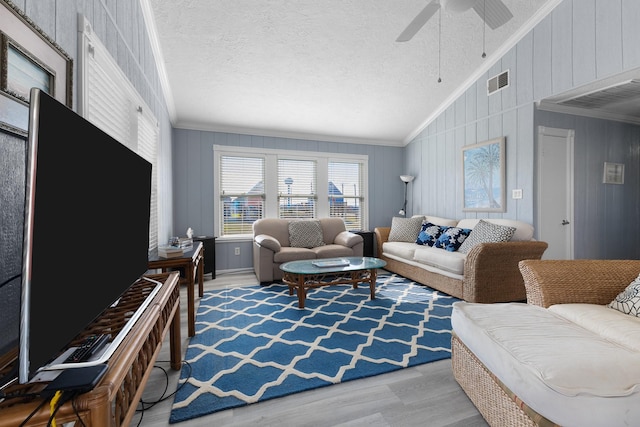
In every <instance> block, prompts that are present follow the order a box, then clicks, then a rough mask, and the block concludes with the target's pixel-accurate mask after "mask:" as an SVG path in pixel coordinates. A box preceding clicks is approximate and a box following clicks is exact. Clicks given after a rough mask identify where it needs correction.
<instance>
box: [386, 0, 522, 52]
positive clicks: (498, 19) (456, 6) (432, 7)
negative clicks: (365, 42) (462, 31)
mask: <svg viewBox="0 0 640 427" xmlns="http://www.w3.org/2000/svg"><path fill="white" fill-rule="evenodd" d="M441 7H442V8H444V9H445V10H447V11H449V12H464V11H466V10H469V9H470V8H473V10H475V11H476V13H477V14H478V15H479V16H480V18H482V19H483V20H484V22H485V23H486V24H487V25H488V26H489V27H490V28H491V29H492V30H495V29H496V28H498V27H499V26H501V25H503V24H505V23H506V22H507V21H509V20H510V19H511V18H513V14H512V13H511V11H510V10H509V8H508V7H507V6H506V5H505V4H504V3H503V2H502V0H431V1H430V2H429V3H427V5H426V6H425V7H424V9H422V10H421V11H420V13H418V15H417V16H416V17H415V18H413V21H411V23H410V24H409V25H408V26H407V28H405V30H404V31H403V32H402V34H400V36H398V38H397V39H396V41H397V42H406V41H409V40H411V39H412V38H413V36H415V35H416V33H417V32H418V31H420V29H421V28H422V27H423V26H424V24H426V23H427V21H428V20H429V19H431V17H432V16H433V15H435V13H436V12H437V11H438V9H440V8H441Z"/></svg>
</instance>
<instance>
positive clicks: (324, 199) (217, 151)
mask: <svg viewBox="0 0 640 427" xmlns="http://www.w3.org/2000/svg"><path fill="white" fill-rule="evenodd" d="M213 155H214V159H213V161H214V176H213V193H214V194H213V211H214V215H215V218H214V233H215V235H216V236H219V237H218V239H220V240H247V239H251V238H253V236H252V235H250V234H236V235H226V236H225V235H223V234H222V232H221V230H222V218H221V217H220V209H221V206H220V205H221V201H220V190H221V189H220V180H219V179H218V175H217V174H218V173H220V161H221V157H222V156H239V157H242V156H250V157H262V158H264V159H265V182H264V193H265V202H264V214H263V215H264V216H263V218H278V159H293V160H313V161H316V162H317V177H316V185H317V194H318V197H317V210H316V216H317V217H318V218H324V217H328V216H329V163H330V162H345V161H351V162H354V163H360V164H361V167H362V170H361V173H362V178H361V181H362V188H361V193H362V200H363V203H362V204H361V206H360V209H361V213H360V214H361V222H362V228H363V229H365V230H366V229H368V224H369V186H368V183H369V177H368V174H369V156H368V155H367V154H348V153H330V152H318V151H298V150H277V149H271V148H254V147H235V146H234V147H232V146H226V145H214V146H213Z"/></svg>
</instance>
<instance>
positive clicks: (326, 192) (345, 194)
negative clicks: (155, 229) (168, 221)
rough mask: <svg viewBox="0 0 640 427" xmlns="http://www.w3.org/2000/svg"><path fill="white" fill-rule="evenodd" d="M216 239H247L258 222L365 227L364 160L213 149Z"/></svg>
mask: <svg viewBox="0 0 640 427" xmlns="http://www.w3.org/2000/svg"><path fill="white" fill-rule="evenodd" d="M214 162H215V167H216V170H218V175H217V182H215V183H214V189H215V190H214V191H215V199H214V200H215V202H214V204H215V212H217V213H218V218H217V219H216V230H215V232H216V234H217V235H218V236H220V238H225V237H227V238H233V237H246V236H249V235H251V234H252V232H253V230H252V226H253V222H254V221H255V220H257V219H260V218H300V219H302V218H317V217H327V216H332V217H340V218H343V219H344V221H345V224H346V226H347V229H349V230H358V229H364V228H366V227H367V216H366V213H367V209H366V206H367V203H366V202H367V188H366V185H365V183H366V182H367V163H368V157H367V156H366V155H348V154H333V153H312V152H302V151H288V152H283V151H281V150H271V149H263V148H261V149H253V148H242V147H229V146H214Z"/></svg>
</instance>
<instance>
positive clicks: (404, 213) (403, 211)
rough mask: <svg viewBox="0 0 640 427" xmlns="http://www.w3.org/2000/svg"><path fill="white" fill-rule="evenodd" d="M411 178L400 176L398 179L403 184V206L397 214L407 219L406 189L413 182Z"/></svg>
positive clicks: (409, 176)
mask: <svg viewBox="0 0 640 427" xmlns="http://www.w3.org/2000/svg"><path fill="white" fill-rule="evenodd" d="M413 178H414V177H413V176H411V175H400V179H401V180H402V182H404V205H402V209H400V212H398V213H399V214H400V215H402V216H404V217H405V218H406V217H407V187H408V186H409V183H410V182H411V181H413Z"/></svg>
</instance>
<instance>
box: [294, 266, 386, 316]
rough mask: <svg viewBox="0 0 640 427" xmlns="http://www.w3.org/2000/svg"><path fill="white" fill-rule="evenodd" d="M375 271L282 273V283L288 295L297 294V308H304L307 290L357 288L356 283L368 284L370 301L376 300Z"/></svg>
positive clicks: (373, 269) (374, 269)
mask: <svg viewBox="0 0 640 427" xmlns="http://www.w3.org/2000/svg"><path fill="white" fill-rule="evenodd" d="M377 275H378V274H377V269H376V268H372V269H365V270H354V271H345V272H338V273H336V272H326V273H315V274H303V273H289V272H286V271H285V272H284V274H283V277H282V281H283V282H284V283H285V284H287V285H288V286H289V295H293V290H294V289H295V290H296V292H297V293H298V307H299V308H304V301H305V299H306V298H307V289H311V288H319V287H322V286H331V285H349V284H350V285H352V286H353V288H354V289H357V288H358V283H369V289H370V290H371V299H372V300H374V299H376V278H377Z"/></svg>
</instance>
